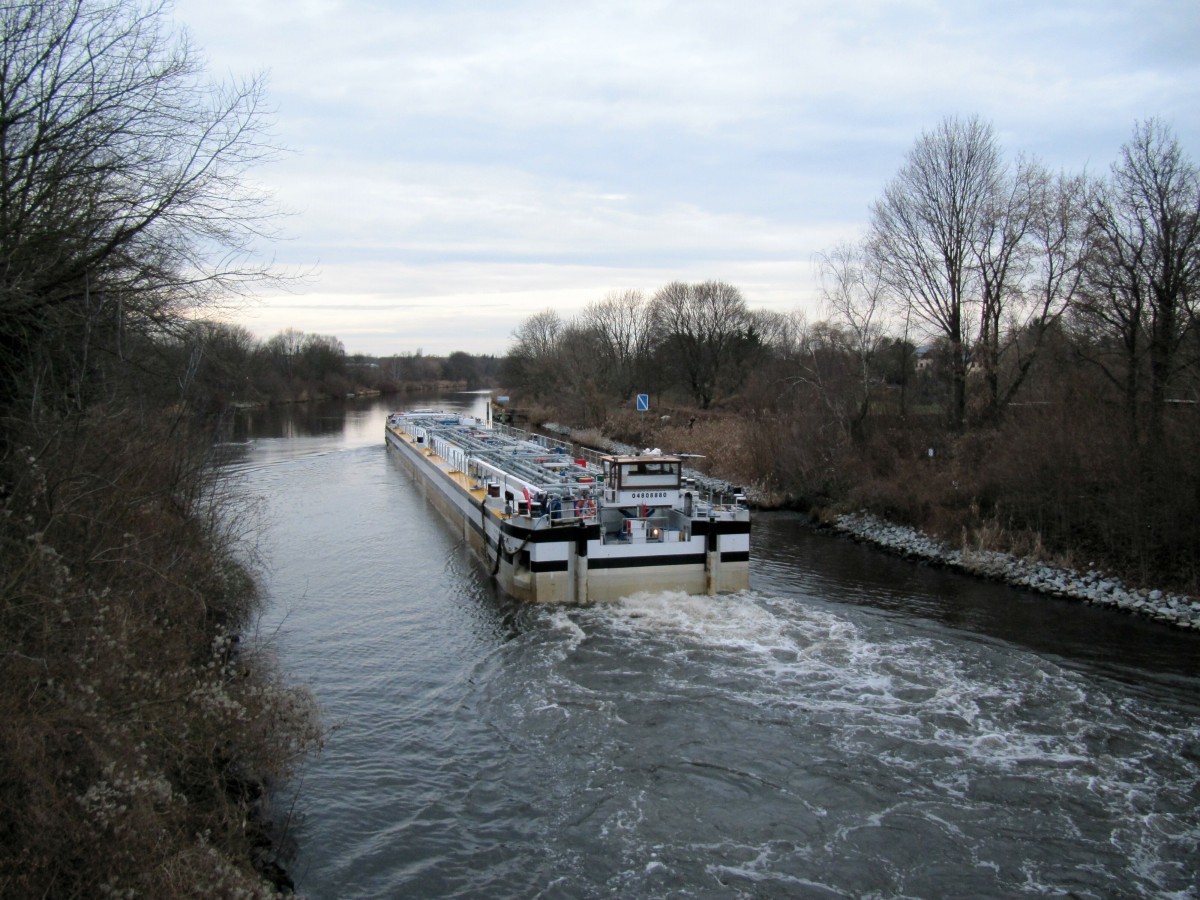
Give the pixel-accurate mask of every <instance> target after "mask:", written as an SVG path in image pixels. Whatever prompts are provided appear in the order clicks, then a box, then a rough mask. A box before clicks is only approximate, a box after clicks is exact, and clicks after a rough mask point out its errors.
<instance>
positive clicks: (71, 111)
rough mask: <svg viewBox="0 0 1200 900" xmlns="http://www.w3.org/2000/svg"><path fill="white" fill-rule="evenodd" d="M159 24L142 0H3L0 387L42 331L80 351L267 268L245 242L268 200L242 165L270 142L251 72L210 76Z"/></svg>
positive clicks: (260, 228) (24, 367)
mask: <svg viewBox="0 0 1200 900" xmlns="http://www.w3.org/2000/svg"><path fill="white" fill-rule="evenodd" d="M168 24H169V17H168V16H167V14H166V12H165V8H164V6H163V5H162V4H159V3H154V2H151V3H142V2H140V0H113V2H104V0H42V2H14V3H6V4H4V5H3V6H2V7H0V323H2V324H0V381H2V382H3V383H4V385H5V387H7V388H10V389H11V388H13V386H14V384H15V381H16V379H18V377H20V376H21V374H22V373H28V371H29V369H30V365H31V354H33V353H35V352H36V349H37V348H38V347H39V346H42V345H43V344H44V343H45V339H46V338H47V336H48V335H52V336H53V337H54V340H55V343H56V344H57V345H58V346H60V347H64V346H68V345H73V346H74V347H75V348H76V349H75V351H74V356H75V357H77V358H78V357H80V356H82V355H83V354H82V351H81V350H80V347H81V346H83V345H85V342H86V341H92V342H94V341H95V339H96V335H97V333H98V332H99V331H100V330H102V329H108V331H109V332H113V333H116V334H118V335H119V334H120V331H121V329H125V328H141V329H149V330H153V329H155V328H158V327H161V326H162V325H163V323H164V322H167V321H172V322H173V321H174V320H173V316H174V314H175V313H176V312H177V311H178V310H179V309H180V308H182V307H189V306H192V307H194V306H195V305H197V304H200V303H203V302H205V301H207V300H210V299H211V298H213V297H214V296H216V295H217V294H218V293H220V292H225V291H228V290H230V289H235V288H237V287H238V286H240V285H246V284H247V283H248V282H253V281H255V280H258V279H261V278H265V277H267V276H268V275H269V272H268V270H267V269H266V268H265V267H263V266H261V265H258V264H255V263H253V262H252V259H253V256H252V248H253V243H254V241H255V239H256V238H257V237H258V236H260V235H261V234H263V233H264V232H265V231H266V230H267V228H268V226H269V222H270V216H271V213H272V210H271V208H270V206H269V204H268V203H267V198H266V197H264V196H263V195H262V194H261V193H259V192H258V190H257V189H256V188H254V187H253V186H252V185H250V184H249V183H248V182H247V181H246V179H245V173H246V171H247V170H248V168H249V167H250V166H252V165H253V164H255V163H257V162H259V161H261V160H262V159H263V158H264V157H265V156H267V155H268V154H269V153H270V152H271V150H270V148H269V147H268V146H267V143H266V140H265V135H264V131H263V115H262V107H261V104H262V100H263V84H262V82H261V81H260V80H251V81H248V82H245V83H240V84H232V85H210V84H208V83H206V82H205V81H203V80H202V78H201V66H200V61H199V59H198V57H197V56H196V54H195V53H193V51H192V50H191V48H190V47H189V45H188V44H187V41H186V39H184V38H183V37H176V36H173V35H172V34H171V33H170V31H169V29H168V27H167V26H168ZM60 362H61V360H60ZM68 364H75V363H74V362H73V361H68ZM76 376H78V373H76ZM77 380H78V378H77Z"/></svg>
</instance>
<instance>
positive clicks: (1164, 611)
mask: <svg viewBox="0 0 1200 900" xmlns="http://www.w3.org/2000/svg"><path fill="white" fill-rule="evenodd" d="M541 427H542V428H544V429H545V430H547V431H550V432H552V433H554V434H556V435H558V436H560V437H567V438H569V439H570V440H573V441H575V442H577V443H580V444H582V445H585V446H591V447H593V448H594V449H600V450H604V451H616V452H636V450H637V448H636V447H633V446H631V445H629V444H623V443H621V442H619V441H615V440H612V439H609V438H606V437H603V436H601V435H599V434H598V433H597V432H595V431H590V430H589V431H578V430H575V429H572V428H569V427H568V426H566V425H562V424H559V423H556V422H548V423H545V424H543V425H542V426H541ZM685 471H686V472H687V475H688V476H689V477H692V478H695V479H697V482H698V483H699V484H700V485H701V486H702V487H703V488H704V489H706V490H711V491H714V492H718V493H719V492H722V491H725V492H732V491H734V490H735V488H736V489H737V490H739V491H741V492H742V493H744V494H746V496H747V498H748V500H749V501H750V503H751V505H753V506H756V507H758V508H764V507H766V508H779V505H780V504H779V501H778V499H777V498H775V497H768V496H767V495H765V494H764V493H762V492H761V491H759V490H757V489H756V488H755V487H754V486H753V485H746V486H740V485H735V484H734V483H733V482H731V481H728V480H725V479H722V478H719V477H716V476H713V475H709V474H705V473H702V472H699V471H696V470H694V469H687V470H685ZM818 527H827V528H829V529H831V530H833V531H836V532H838V533H841V534H845V535H848V536H850V537H852V538H854V539H855V540H859V541H862V542H864V543H868V544H871V545H873V546H875V547H878V548H879V549H881V550H884V551H886V552H889V553H894V554H898V555H900V556H904V557H906V558H909V559H912V560H915V561H920V562H923V563H928V564H932V565H939V566H946V567H948V568H953V569H958V570H959V571H962V572H965V573H967V574H970V575H974V576H976V577H979V578H985V579H988V580H991V581H1000V582H1004V583H1006V584H1010V585H1012V586H1013V587H1018V588H1021V589H1023V590H1029V591H1035V592H1037V593H1040V594H1046V595H1048V596H1052V597H1058V598H1062V599H1067V600H1076V601H1080V602H1084V603H1088V604H1091V605H1094V606H1102V607H1107V608H1112V609H1117V610H1121V611H1122V612H1126V613H1130V614H1132V615H1138V616H1144V617H1147V618H1151V619H1154V620H1155V621H1158V622H1162V623H1164V624H1167V625H1172V626H1174V627H1176V628H1182V629H1189V630H1194V631H1197V632H1200V600H1198V599H1196V598H1193V597H1188V596H1186V595H1183V594H1179V593H1172V592H1168V591H1163V590H1159V589H1157V588H1142V587H1130V586H1127V585H1125V584H1124V583H1123V582H1122V581H1121V579H1120V578H1118V577H1116V576H1114V575H1111V574H1106V573H1104V572H1102V571H1099V570H1098V569H1096V568H1094V567H1089V569H1088V570H1087V571H1085V572H1079V571H1077V570H1075V569H1071V568H1066V567H1062V566H1055V565H1053V564H1051V563H1048V562H1046V561H1044V560H1039V559H1032V558H1028V557H1021V556H1016V555H1014V554H1010V553H1003V552H1000V551H996V550H985V549H972V548H969V547H961V548H955V547H951V546H950V545H948V544H946V543H945V542H942V541H939V540H938V539H937V538H935V537H932V536H931V535H929V534H926V533H925V532H923V531H920V530H919V529H916V528H910V527H907V526H904V525H896V524H894V523H892V522H888V521H887V520H886V519H884V518H881V517H879V516H877V515H873V514H871V513H869V512H865V511H861V512H857V513H850V514H841V515H834V516H831V517H830V518H828V520H826V521H823V522H822V523H821V525H820V526H818Z"/></svg>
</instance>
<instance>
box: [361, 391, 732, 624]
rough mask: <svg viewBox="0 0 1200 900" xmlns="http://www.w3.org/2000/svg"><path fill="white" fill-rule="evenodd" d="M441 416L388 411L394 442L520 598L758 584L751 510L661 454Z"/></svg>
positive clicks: (718, 589) (588, 598)
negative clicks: (614, 450)
mask: <svg viewBox="0 0 1200 900" xmlns="http://www.w3.org/2000/svg"><path fill="white" fill-rule="evenodd" d="M490 419H491V413H490V408H489V414H488V420H487V421H485V420H481V419H478V418H476V417H472V416H467V415H461V414H458V413H448V412H442V411H438V410H413V411H410V412H401V413H392V414H390V415H389V416H388V417H387V423H386V427H385V431H384V435H385V439H386V441H387V444H388V446H389V447H391V448H393V449H394V450H395V451H396V452H397V453H398V455H399V458H400V460H401V461H402V462H403V463H404V465H405V466H406V467H407V468H408V469H409V470H410V471H411V472H412V474H413V476H414V480H415V482H416V483H417V484H418V486H420V488H421V489H422V491H423V492H424V493H425V495H426V497H428V499H429V501H430V502H431V503H432V504H433V505H434V506H435V507H436V508H437V509H438V510H439V512H441V513H442V515H443V516H445V518H446V519H447V520H448V521H449V522H450V523H451V525H452V526H453V527H455V528H461V530H462V535H463V538H464V540H466V541H467V543H468V545H469V546H470V547H471V549H472V551H473V552H474V553H475V554H476V555H477V556H478V557H479V558H480V559H481V560H482V561H483V563H484V564H485V565H486V566H487V568H488V571H489V572H490V573H491V575H492V576H493V577H494V578H495V579H496V580H497V582H498V583H499V585H500V586H501V588H503V589H504V590H505V591H506V592H507V593H509V594H511V595H512V596H513V597H515V598H517V599H519V600H527V601H534V602H543V603H574V604H588V603H597V602H605V601H610V600H616V599H619V598H621V597H626V596H629V595H631V594H634V593H637V592H639V591H661V590H676V591H685V592H687V593H691V594H717V593H729V592H734V591H740V590H745V589H746V588H748V587H749V582H750V510H749V508H748V507H747V505H746V498H745V496H743V495H742V494H740V493H738V492H736V491H733V492H730V493H729V494H727V495H725V494H720V493H713V492H710V491H705V490H702V489H701V488H699V487H698V486H697V484H696V481H695V480H694V479H692V478H687V477H684V474H683V459H682V458H681V457H679V456H671V455H667V454H663V453H660V452H658V451H643V452H642V453H638V454H629V455H621V454H599V453H596V452H594V451H591V450H585V449H577V448H573V447H572V446H571V445H569V444H567V443H566V442H564V441H560V440H557V439H555V438H551V437H548V436H545V435H537V434H532V433H528V432H524V431H520V430H517V429H513V428H510V427H508V426H505V425H501V424H499V423H493V422H491V421H490Z"/></svg>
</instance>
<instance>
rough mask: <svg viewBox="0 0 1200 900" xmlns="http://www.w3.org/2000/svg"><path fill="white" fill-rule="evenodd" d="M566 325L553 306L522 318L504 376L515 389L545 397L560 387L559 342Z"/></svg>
mask: <svg viewBox="0 0 1200 900" xmlns="http://www.w3.org/2000/svg"><path fill="white" fill-rule="evenodd" d="M564 328H565V326H564V324H563V320H562V318H561V317H560V316H559V314H558V313H557V312H555V311H554V310H552V309H545V310H542V311H541V312H539V313H534V314H533V315H532V316H530V317H529V318H527V319H526V320H525V321H523V322H522V323H521V324H520V325H519V326H518V327H517V330H516V331H514V332H513V341H514V344H513V346H512V348H511V349H510V350H509V351H508V355H507V356H506V357H505V360H504V370H505V371H504V377H505V380H506V381H507V383H508V384H509V386H510V387H512V388H513V389H514V390H524V391H527V392H528V393H529V395H530V396H532V397H542V396H546V395H547V394H549V393H551V392H553V391H554V390H556V389H557V388H558V387H559V386H560V375H561V373H560V371H559V364H560V354H559V350H560V345H561V340H562V334H563V330H564Z"/></svg>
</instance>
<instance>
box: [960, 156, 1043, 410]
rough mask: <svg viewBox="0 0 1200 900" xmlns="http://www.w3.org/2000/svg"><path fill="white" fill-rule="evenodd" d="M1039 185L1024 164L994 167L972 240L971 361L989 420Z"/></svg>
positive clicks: (998, 405)
mask: <svg viewBox="0 0 1200 900" xmlns="http://www.w3.org/2000/svg"><path fill="white" fill-rule="evenodd" d="M1042 180H1043V172H1042V168H1041V166H1039V165H1038V164H1037V163H1034V162H1031V161H1029V160H1026V159H1019V160H1018V161H1017V163H1016V165H1015V167H1014V168H1013V170H1012V171H1011V172H1010V171H1008V170H1007V169H1006V168H1005V167H1003V166H999V165H998V166H997V169H996V172H995V180H994V182H993V184H992V185H991V188H990V192H989V194H990V195H989V196H988V198H987V199H986V207H985V209H984V214H983V217H982V219H981V220H980V222H979V233H978V234H977V236H976V237H975V239H974V241H973V243H974V250H975V260H976V266H977V269H978V279H979V338H978V340H977V341H976V343H975V355H974V360H973V361H974V362H975V363H976V364H977V365H978V366H979V368H980V369H982V371H983V379H984V384H985V387H986V397H987V406H988V410H989V411H990V415H991V416H992V417H993V418H994V417H995V416H997V415H999V414H1000V411H1001V409H1002V407H1003V404H1002V397H1001V392H1000V357H1001V354H1002V352H1003V351H1004V349H1005V345H1006V338H1007V332H1008V329H1006V327H1005V326H1006V324H1007V322H1006V318H1008V317H1011V316H1013V315H1014V314H1015V313H1016V310H1017V307H1019V306H1020V304H1021V302H1022V281H1023V279H1024V277H1025V274H1026V272H1027V270H1028V267H1029V255H1030V249H1029V241H1028V235H1029V232H1030V229H1031V227H1032V223H1033V216H1034V211H1035V210H1034V194H1035V192H1036V191H1037V189H1038V187H1039V185H1040V184H1041V182H1042Z"/></svg>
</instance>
